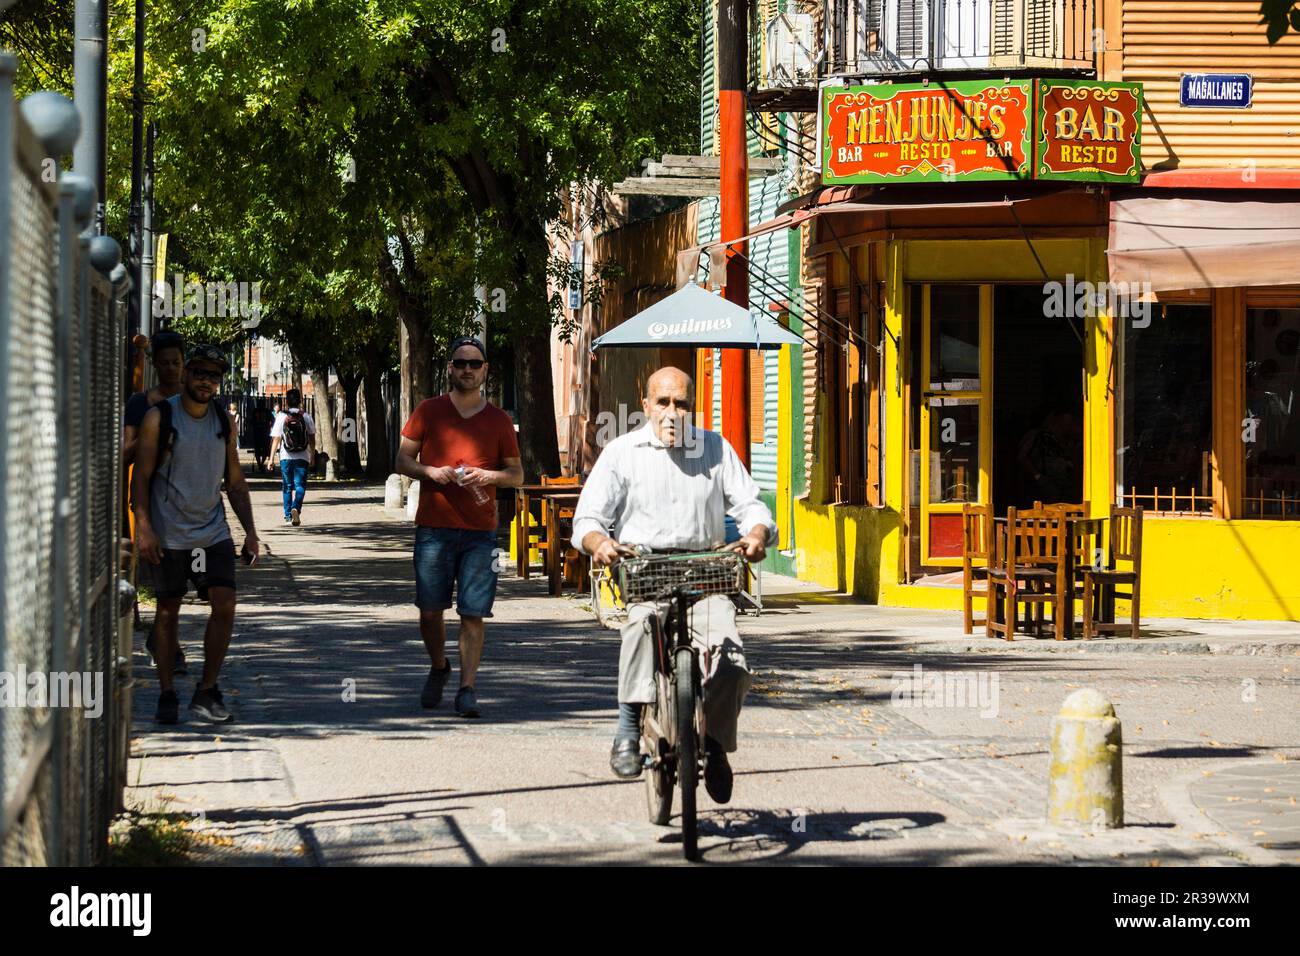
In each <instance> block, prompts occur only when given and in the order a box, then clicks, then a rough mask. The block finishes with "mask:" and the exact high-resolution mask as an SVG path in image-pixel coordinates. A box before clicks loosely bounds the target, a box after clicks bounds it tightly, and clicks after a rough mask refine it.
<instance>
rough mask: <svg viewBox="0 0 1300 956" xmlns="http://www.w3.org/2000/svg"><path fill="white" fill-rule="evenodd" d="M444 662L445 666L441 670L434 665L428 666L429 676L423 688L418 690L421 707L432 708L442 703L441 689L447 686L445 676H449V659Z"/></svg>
mask: <svg viewBox="0 0 1300 956" xmlns="http://www.w3.org/2000/svg"><path fill="white" fill-rule="evenodd" d="M444 663H446V665H447V666H446V667H444V668H443V669H442V670H438V669H437V668H436V667H430V668H429V676H428V677H427V678H425V681H424V690H422V691H420V706H421V707H426V708H428V709H429V710H433V708H435V707H437V706H438V705H439V704H441V703H442V689H443V688H444V687H446V686H447V678H449V677H450V676H451V661H445V662H444Z"/></svg>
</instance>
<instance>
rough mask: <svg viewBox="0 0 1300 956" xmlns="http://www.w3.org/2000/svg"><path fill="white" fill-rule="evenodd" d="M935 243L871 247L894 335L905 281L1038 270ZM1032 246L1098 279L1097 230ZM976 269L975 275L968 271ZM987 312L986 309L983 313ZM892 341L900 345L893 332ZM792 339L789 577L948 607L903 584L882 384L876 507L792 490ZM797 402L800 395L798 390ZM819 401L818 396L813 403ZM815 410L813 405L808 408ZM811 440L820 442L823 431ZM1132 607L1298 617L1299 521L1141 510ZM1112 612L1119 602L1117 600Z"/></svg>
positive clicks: (1001, 252) (955, 600) (1088, 443)
mask: <svg viewBox="0 0 1300 956" xmlns="http://www.w3.org/2000/svg"><path fill="white" fill-rule="evenodd" d="M958 245H964V244H958V243H952V242H947V243H945V242H941V241H931V240H924V241H914V242H889V243H885V244H883V245H882V247H881V252H882V255H883V258H884V262H883V263H882V266H883V275H884V276H885V282H886V300H887V301H886V308H885V322H886V325H887V327H888V328H889V330H890V331H891V332H892V333H893V335H894V336H896V337H897V339H896V340H897V341H900V342H902V341H903V338H902V335H903V327H904V322H903V319H904V316H903V312H902V303H903V302H904V300H905V285H904V282H905V280H917V279H924V280H931V281H936V282H941V281H947V282H955V281H984V282H989V281H1016V280H1020V281H1024V280H1026V279H1030V280H1032V279H1034V278H1035V277H1037V278H1040V279H1041V277H1042V274H1041V273H1040V272H1039V271H1038V267H1037V265H1036V264H1035V263H1034V261H1033V257H1032V255H1031V254H1030V252H1029V250H1028V248H1027V246H1026V245H1025V243H1024V242H1023V241H1013V240H985V241H983V242H981V243H980V245H981V249H980V254H979V255H978V256H972V255H969V254H961V255H954V254H953V252H954V246H958ZM1035 248H1036V250H1037V251H1038V254H1039V257H1040V258H1041V259H1042V260H1043V262H1044V265H1045V266H1046V267H1047V269H1048V271H1049V272H1050V273H1051V274H1052V276H1053V278H1063V277H1064V275H1065V274H1066V273H1067V272H1073V273H1074V274H1075V275H1076V277H1079V278H1082V277H1084V276H1087V277H1089V278H1091V279H1092V280H1094V281H1097V280H1101V279H1104V278H1105V277H1106V260H1105V246H1104V241H1103V240H1101V239H1078V240H1070V239H1061V240H1039V241H1036V242H1035ZM976 271H978V274H975V273H976ZM994 321H996V317H995V319H994ZM1112 329H1113V321H1112V319H1111V317H1110V316H1108V315H1101V316H1099V317H1097V318H1096V319H1094V320H1090V321H1089V322H1087V323H1086V340H1085V344H1086V350H1085V356H1086V359H1085V361H1086V362H1087V368H1088V375H1087V378H1086V385H1085V395H1084V402H1085V404H1084V414H1085V423H1086V427H1085V433H1084V470H1085V479H1084V481H1085V494H1086V496H1087V498H1088V500H1089V501H1090V502H1091V505H1092V512H1093V513H1094V514H1098V515H1105V514H1108V513H1109V508H1110V502H1111V500H1112V498H1113V495H1114V489H1115V475H1114V460H1115V459H1114V429H1113V416H1114V408H1113V398H1114V393H1113V382H1112V380H1111V375H1110V364H1111V355H1112V341H1113V339H1112ZM886 340H887V341H890V343H891V344H890V345H889V346H888V347H887V349H886V369H885V376H884V379H883V380H884V381H885V382H893V381H896V380H897V379H896V378H895V376H896V373H897V371H898V362H899V360H900V357H899V356H898V354H897V352H896V350H895V349H894V348H893V346H892V341H893V340H890V339H889V337H888V336H886ZM903 347H904V348H906V347H907V344H906V343H905V342H904V343H903ZM793 363H794V355H793V349H791V348H786V349H784V350H783V353H782V356H781V366H780V375H781V388H780V403H781V406H780V419H779V420H780V423H781V433H780V438H779V442H778V472H777V473H778V487H777V509H778V514H777V521H778V523H779V524H781V526H782V541H783V545H782V546H783V547H785V548H787V549H788V548H789V547H790V545H791V536H790V532H791V529H790V528H789V525H790V523H791V519H793V529H792V530H793V545H794V552H795V562H796V567H797V568H798V575H799V577H800V578H801V579H803V580H808V581H813V582H816V583H817V584H820V585H822V586H824V587H828V588H835V589H836V590H839V591H842V592H844V593H846V594H852V595H854V596H856V597H859V598H861V599H863V600H866V601H869V602H872V603H879V604H884V605H892V606H898V607H916V608H931V609H948V610H958V609H960V607H961V591H960V589H958V588H946V587H933V586H924V585H909V584H904V583H901V582H902V578H903V554H904V545H905V540H904V528H903V523H902V518H901V512H902V509H903V503H904V501H905V493H906V488H905V486H904V485H903V481H904V480H905V478H906V474H905V469H904V468H903V467H902V465H903V464H905V463H906V461H907V457H906V447H907V446H906V442H907V434H906V432H905V425H906V418H905V413H906V409H905V408H904V404H903V398H902V397H901V396H900V395H898V394H897V393H896V392H895V390H894V389H893V388H889V389H887V395H888V402H887V408H886V448H885V455H886V462H887V469H888V470H887V473H886V480H885V501H886V507H884V508H871V507H863V506H850V505H825V504H821V503H818V502H816V501H814V500H812V499H811V497H809V496H804V497H801V498H798V499H794V500H792V499H791V485H790V475H791V470H792V469H791V463H792V460H793V459H792V447H793V446H792V442H793V440H794V437H795V436H794V435H793V434H792V433H791V430H790V428H789V423H790V421H791V420H792V415H791V412H792V409H791V407H790V403H791V402H792V401H793V400H795V396H793V394H792V388H791V385H792V383H793ZM798 399H799V400H802V395H800V396H798ZM820 400H821V399H820V398H819V401H820ZM819 414H820V409H819ZM818 433H819V437H818V441H819V444H820V445H823V446H824V445H825V443H826V441H827V436H826V435H825V430H824V429H819V430H818ZM825 460H826V454H825V448H824V447H822V448H817V449H815V460H814V462H813V465H812V472H813V474H812V479H813V480H812V482H811V483H810V487H812V488H819V487H825V482H824V481H823V478H824V476H823V474H822V470H823V467H824V465H823V462H825ZM1142 550H1143V557H1142V560H1143V568H1142V572H1143V573H1142V580H1143V587H1142V615H1143V617H1144V618H1149V617H1185V618H1219V619H1243V620H1246V619H1253V620H1300V561H1297V559H1296V557H1295V556H1296V555H1297V554H1300V522H1283V521H1224V520H1213V519H1206V518H1159V517H1151V518H1147V519H1146V520H1145V521H1144V523H1143V549H1142ZM1120 610H1121V611H1126V610H1127V609H1126V608H1125V607H1124V606H1123V604H1121V608H1120Z"/></svg>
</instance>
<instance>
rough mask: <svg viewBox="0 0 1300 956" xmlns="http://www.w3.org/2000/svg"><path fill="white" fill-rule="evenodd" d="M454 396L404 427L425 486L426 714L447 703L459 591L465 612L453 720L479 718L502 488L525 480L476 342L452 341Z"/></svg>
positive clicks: (403, 460) (511, 430) (419, 550)
mask: <svg viewBox="0 0 1300 956" xmlns="http://www.w3.org/2000/svg"><path fill="white" fill-rule="evenodd" d="M450 354H451V358H450V360H449V361H448V362H447V376H448V379H449V380H450V382H451V391H450V392H449V393H448V394H446V395H440V396H438V397H437V398H429V399H425V400H424V401H423V402H421V403H420V404H419V405H417V406H416V408H415V410H414V411H413V412H411V417H410V418H409V419H408V420H407V422H406V424H405V425H404V426H403V427H402V441H401V447H400V448H399V450H398V453H397V470H398V472H399V473H400V474H403V475H408V476H410V477H411V478H418V479H419V481H420V486H419V487H420V503H419V508H418V509H417V511H416V515H415V524H416V529H415V605H416V607H418V608H419V609H420V636H421V637H422V638H423V639H424V646H425V649H426V650H427V651H428V652H429V662H430V668H429V676H428V678H427V679H426V680H425V682H424V689H423V691H421V693H420V703H421V704H422V705H423V706H424V707H427V708H434V707H437V706H438V704H440V703H441V702H442V693H443V689H444V688H445V687H446V685H447V680H448V678H449V677H450V676H451V661H449V660H448V659H447V656H446V643H447V635H446V628H445V625H444V622H443V612H444V611H446V610H447V609H448V608H450V607H451V597H452V588H453V585H454V587H455V592H456V612H457V614H459V615H460V631H459V633H458V635H457V638H458V643H459V649H460V690H459V691H458V692H457V693H456V702H455V706H456V713H457V714H459V715H460V716H462V717H477V716H479V706H478V697H477V693H476V691H475V686H474V682H475V680H476V679H477V675H478V666H479V661H480V659H481V658H482V654H483V641H484V635H485V629H486V628H485V624H484V620H485V619H486V618H489V617H491V616H492V604H493V602H494V601H495V600H496V590H497V569H498V563H499V559H498V554H499V553H500V551H499V549H498V548H497V546H496V527H497V509H496V489H497V488H517V487H519V485H521V484H523V482H524V469H523V466H522V464H520V460H519V441H518V438H517V437H516V435H515V427H514V423H513V422H512V421H511V420H510V416H509V415H508V414H506V413H505V412H504V411H502V410H501V409H499V408H497V407H496V406H495V405H493V404H492V403H491V402H489V401H488V400H487V399H486V398H485V397H484V396H483V394H482V388H483V382H484V381H485V380H486V379H487V373H488V364H487V352H486V350H485V349H484V347H483V345H482V343H480V342H479V340H478V339H476V338H473V337H470V336H465V337H463V338H458V339H456V340H455V341H453V342H452V343H451V348H450Z"/></svg>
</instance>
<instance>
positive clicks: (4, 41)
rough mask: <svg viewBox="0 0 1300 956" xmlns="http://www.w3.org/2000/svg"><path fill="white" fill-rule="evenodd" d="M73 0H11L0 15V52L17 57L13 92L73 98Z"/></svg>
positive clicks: (24, 94) (20, 94)
mask: <svg viewBox="0 0 1300 956" xmlns="http://www.w3.org/2000/svg"><path fill="white" fill-rule="evenodd" d="M72 15H73V5H72V0H14V2H13V5H12V6H11V7H9V8H8V9H6V10H5V11H4V12H3V13H0V49H5V50H10V51H12V52H13V53H14V54H15V55H16V56H17V57H18V76H17V79H16V80H15V89H14V92H15V93H16V95H17V96H18V98H19V99H21V98H22V97H24V96H26V95H27V94H28V93H33V92H35V91H36V90H53V91H54V92H56V93H62V94H63V95H64V96H68V97H70V96H72Z"/></svg>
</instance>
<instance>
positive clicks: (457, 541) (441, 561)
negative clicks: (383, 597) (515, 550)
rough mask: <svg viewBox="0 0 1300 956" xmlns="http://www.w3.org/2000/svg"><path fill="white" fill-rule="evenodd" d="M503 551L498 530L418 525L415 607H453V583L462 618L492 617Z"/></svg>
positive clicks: (438, 609) (426, 608) (458, 610)
mask: <svg viewBox="0 0 1300 956" xmlns="http://www.w3.org/2000/svg"><path fill="white" fill-rule="evenodd" d="M500 554H501V550H500V549H499V548H498V547H497V536H496V532H495V531H469V530H466V529H464V528H426V527H424V526H423V525H421V526H419V527H417V528H416V529H415V606H416V607H418V608H419V609H420V610H421V611H445V610H446V609H447V608H449V607H451V588H452V584H453V583H454V584H455V585H456V612H457V613H458V614H460V616H461V617H491V616H492V602H493V601H494V600H496V596H497V569H498V567H499V563H500V560H501V558H500Z"/></svg>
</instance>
